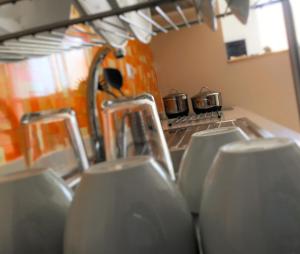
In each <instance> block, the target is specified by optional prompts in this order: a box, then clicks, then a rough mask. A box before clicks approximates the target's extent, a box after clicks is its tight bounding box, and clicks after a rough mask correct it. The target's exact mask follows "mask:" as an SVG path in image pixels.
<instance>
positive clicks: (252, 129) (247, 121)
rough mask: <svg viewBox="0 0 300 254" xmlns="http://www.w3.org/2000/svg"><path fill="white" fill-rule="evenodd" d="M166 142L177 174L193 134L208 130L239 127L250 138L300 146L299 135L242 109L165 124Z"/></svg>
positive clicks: (232, 109)
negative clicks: (274, 139)
mask: <svg viewBox="0 0 300 254" xmlns="http://www.w3.org/2000/svg"><path fill="white" fill-rule="evenodd" d="M162 125H163V129H164V133H165V136H166V140H167V143H168V146H169V149H170V152H171V158H172V161H173V165H174V170H175V172H176V173H178V170H179V165H180V161H181V159H182V156H183V154H184V151H185V149H186V147H187V145H188V143H189V141H190V139H191V136H192V134H193V133H195V132H198V131H203V130H206V129H214V128H219V127H228V126H238V127H240V128H241V129H242V130H243V131H244V132H245V133H246V134H247V135H248V136H249V138H261V137H265V138H268V137H273V136H276V137H287V138H290V139H293V140H295V141H296V143H297V144H298V145H300V133H297V132H295V131H293V130H291V129H289V128H287V127H285V126H283V125H280V124H277V123H275V122H273V121H270V120H268V119H266V118H264V117H262V116H260V115H258V114H255V113H253V112H251V111H248V110H245V109H243V108H240V107H233V108H227V109H225V110H223V111H222V114H221V118H218V115H217V114H216V113H215V114H211V113H208V114H206V115H202V116H201V115H191V116H189V117H184V118H180V119H174V120H165V121H163V123H162Z"/></svg>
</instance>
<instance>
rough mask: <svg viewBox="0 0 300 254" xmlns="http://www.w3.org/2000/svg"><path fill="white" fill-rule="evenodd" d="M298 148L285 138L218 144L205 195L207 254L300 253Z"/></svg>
mask: <svg viewBox="0 0 300 254" xmlns="http://www.w3.org/2000/svg"><path fill="white" fill-rule="evenodd" d="M299 182H300V149H299V147H298V146H297V145H296V143H294V142H293V141H291V140H288V139H283V138H271V139H258V140H253V141H245V142H237V143H233V144H229V145H226V146H224V147H222V148H221V149H220V152H219V154H218V155H217V158H216V160H215V162H214V164H213V165H212V168H211V169H210V171H209V173H208V175H207V178H206V181H205V185H204V191H203V196H202V202H201V208H200V216H199V217H200V222H199V226H200V229H201V234H202V235H201V236H202V243H203V249H204V253H205V254H219V253H223V254H232V253H235V254H253V253H255V254H283V253H300V185H299Z"/></svg>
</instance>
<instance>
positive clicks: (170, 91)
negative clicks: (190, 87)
mask: <svg viewBox="0 0 300 254" xmlns="http://www.w3.org/2000/svg"><path fill="white" fill-rule="evenodd" d="M173 92H176V93H179V92H180V91H179V90H177V89H175V88H172V89H170V90H169V93H170V94H171V93H173Z"/></svg>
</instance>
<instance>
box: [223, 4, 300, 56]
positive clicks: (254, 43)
mask: <svg viewBox="0 0 300 254" xmlns="http://www.w3.org/2000/svg"><path fill="white" fill-rule="evenodd" d="M250 2H251V6H257V7H258V6H259V8H251V10H250V16H249V19H248V23H247V25H243V24H241V23H240V22H239V21H238V20H237V19H236V18H235V17H234V16H233V15H230V16H227V17H224V18H222V19H221V25H222V31H223V38H224V42H225V44H226V46H227V45H228V44H230V43H235V42H237V41H244V42H245V45H246V50H245V51H244V52H241V54H240V56H242V55H245V53H246V54H247V56H253V55H260V54H264V53H271V52H278V51H282V50H287V49H288V41H287V36H286V29H285V21H284V15H283V10H282V5H281V2H280V1H278V0H260V1H259V0H250ZM294 2H297V4H298V5H299V2H300V1H299V0H295V1H294ZM219 8H220V13H224V12H225V11H226V9H227V4H226V2H225V0H219ZM298 10H299V12H300V5H299V7H298ZM299 14H300V13H299ZM298 18H299V15H298ZM299 35H300V33H299ZM236 45H237V47H240V44H236ZM227 49H228V47H227ZM231 50H233V49H231ZM227 51H228V50H227ZM235 57H236V56H231V55H229V54H228V59H234V58H235Z"/></svg>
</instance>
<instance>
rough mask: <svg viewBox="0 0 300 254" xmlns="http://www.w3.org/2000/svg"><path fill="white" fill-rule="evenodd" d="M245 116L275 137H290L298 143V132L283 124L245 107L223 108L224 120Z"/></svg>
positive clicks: (299, 143) (299, 135) (299, 134)
mask: <svg viewBox="0 0 300 254" xmlns="http://www.w3.org/2000/svg"><path fill="white" fill-rule="evenodd" d="M241 117H246V118H248V119H249V120H251V121H252V122H253V123H255V124H256V125H257V126H258V127H260V128H261V129H263V130H266V131H267V132H269V133H270V134H272V135H273V136H276V137H287V138H290V139H293V140H295V141H296V142H297V143H298V145H300V133H298V132H296V131H293V130H291V129H289V128H287V127H285V126H283V125H280V124H278V123H275V122H273V121H271V120H268V119H266V118H264V117H262V116H260V115H258V114H256V113H253V112H251V111H248V110H246V109H243V108H240V107H234V108H233V109H232V110H225V111H224V118H225V119H226V120H230V119H236V118H241Z"/></svg>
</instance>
